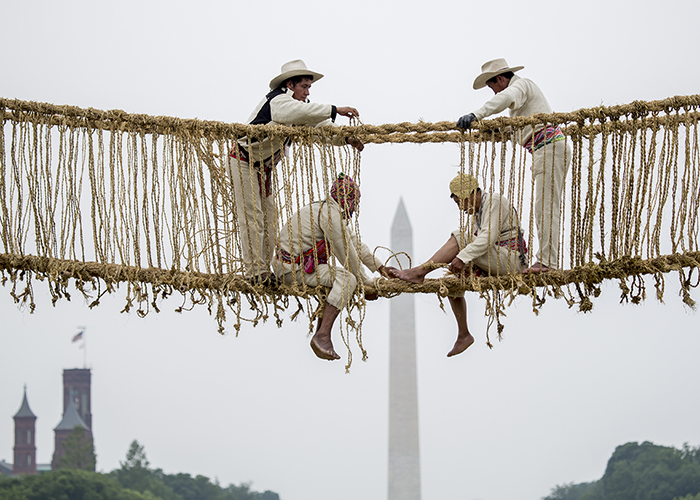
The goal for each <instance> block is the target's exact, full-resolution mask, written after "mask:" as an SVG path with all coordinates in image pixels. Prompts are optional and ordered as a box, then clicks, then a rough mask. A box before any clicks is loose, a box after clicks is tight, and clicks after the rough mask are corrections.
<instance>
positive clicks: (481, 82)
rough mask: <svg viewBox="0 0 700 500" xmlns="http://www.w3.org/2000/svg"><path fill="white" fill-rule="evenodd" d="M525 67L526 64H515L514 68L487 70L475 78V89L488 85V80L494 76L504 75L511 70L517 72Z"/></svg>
mask: <svg viewBox="0 0 700 500" xmlns="http://www.w3.org/2000/svg"><path fill="white" fill-rule="evenodd" d="M524 67H525V66H513V67H512V68H503V69H499V70H498V71H487V72H486V73H481V74H480V75H479V76H477V77H476V79H475V80H474V90H479V89H483V88H484V87H486V82H488V81H489V80H490V79H491V78H493V77H494V76H498V75H502V74H503V73H507V72H509V71H512V72H513V73H515V72H516V71H520V70H521V69H523V68H524Z"/></svg>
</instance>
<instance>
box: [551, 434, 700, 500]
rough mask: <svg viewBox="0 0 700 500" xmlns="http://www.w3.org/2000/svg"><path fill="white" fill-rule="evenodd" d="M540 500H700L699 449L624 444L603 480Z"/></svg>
mask: <svg viewBox="0 0 700 500" xmlns="http://www.w3.org/2000/svg"><path fill="white" fill-rule="evenodd" d="M542 500H700V446H698V447H696V448H693V447H690V446H688V444H684V445H683V447H682V448H681V449H677V448H672V447H669V446H659V445H655V444H653V443H650V442H648V441H645V442H644V443H642V444H638V443H627V444H623V445H621V446H618V447H617V448H616V449H615V451H614V452H613V454H612V456H611V457H610V460H608V465H607V467H606V468H605V473H604V474H603V477H602V478H600V479H599V480H597V481H593V482H590V483H577V484H574V483H569V484H564V485H559V486H556V487H554V488H552V491H551V492H550V494H549V495H548V496H546V497H544V498H543V499H542Z"/></svg>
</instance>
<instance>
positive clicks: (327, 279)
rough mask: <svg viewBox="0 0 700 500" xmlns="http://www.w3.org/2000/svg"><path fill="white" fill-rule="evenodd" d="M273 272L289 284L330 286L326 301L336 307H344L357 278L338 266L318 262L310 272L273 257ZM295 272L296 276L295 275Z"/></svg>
mask: <svg viewBox="0 0 700 500" xmlns="http://www.w3.org/2000/svg"><path fill="white" fill-rule="evenodd" d="M273 267H274V270H275V274H276V275H277V276H278V277H279V278H281V279H282V280H284V282H285V283H287V284H288V285H291V284H293V283H299V284H302V283H303V284H305V285H307V286H310V287H316V286H319V285H320V286H325V287H330V289H331V291H330V292H329V293H328V297H327V298H326V301H327V302H328V303H329V304H330V305H332V306H334V307H337V308H338V309H342V308H343V307H345V306H346V305H347V304H348V302H349V301H350V298H351V297H352V295H353V293H355V288H357V278H356V277H355V275H354V274H352V273H351V272H350V271H348V270H347V269H345V268H344V267H340V266H331V265H329V264H319V265H318V267H316V269H315V270H314V272H312V273H305V272H304V270H303V269H301V268H300V267H299V265H297V264H294V267H295V268H296V269H293V268H292V264H285V263H283V262H280V261H279V260H277V259H275V260H274V262H273ZM295 274H296V276H295Z"/></svg>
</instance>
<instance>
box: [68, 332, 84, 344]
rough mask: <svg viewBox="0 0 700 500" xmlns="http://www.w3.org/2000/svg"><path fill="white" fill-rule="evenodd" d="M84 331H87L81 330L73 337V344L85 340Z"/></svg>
mask: <svg viewBox="0 0 700 500" xmlns="http://www.w3.org/2000/svg"><path fill="white" fill-rule="evenodd" d="M84 331H85V330H80V331H79V332H78V333H76V334H75V335H74V336H73V340H72V341H71V342H77V341H78V340H80V339H82V338H83V332H84Z"/></svg>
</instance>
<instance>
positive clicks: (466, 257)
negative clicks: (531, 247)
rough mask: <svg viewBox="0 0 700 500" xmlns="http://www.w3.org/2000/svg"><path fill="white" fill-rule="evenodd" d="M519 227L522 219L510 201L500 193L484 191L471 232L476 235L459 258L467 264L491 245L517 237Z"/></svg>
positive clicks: (459, 254) (485, 251)
mask: <svg viewBox="0 0 700 500" xmlns="http://www.w3.org/2000/svg"><path fill="white" fill-rule="evenodd" d="M519 229H520V219H519V218H518V214H517V212H516V211H515V208H513V206H512V205H511V204H510V202H509V201H508V200H507V199H506V198H505V197H504V196H501V195H500V194H493V195H492V194H489V193H485V192H483V191H482V192H481V206H480V207H479V210H478V211H477V213H476V214H475V215H474V217H473V220H472V226H471V230H470V233H469V234H475V233H476V235H475V236H474V239H473V240H472V241H471V242H469V243H468V244H467V246H465V247H464V248H463V249H462V250H461V251H460V252H459V253H458V254H457V258H458V259H459V260H461V261H462V262H464V263H465V264H467V263H469V262H471V261H473V260H474V259H476V258H477V257H481V256H482V255H485V254H486V253H487V252H488V251H489V246H491V245H497V244H498V243H499V242H500V241H506V240H510V239H512V238H517V237H518V230H519ZM467 241H468V240H467Z"/></svg>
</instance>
